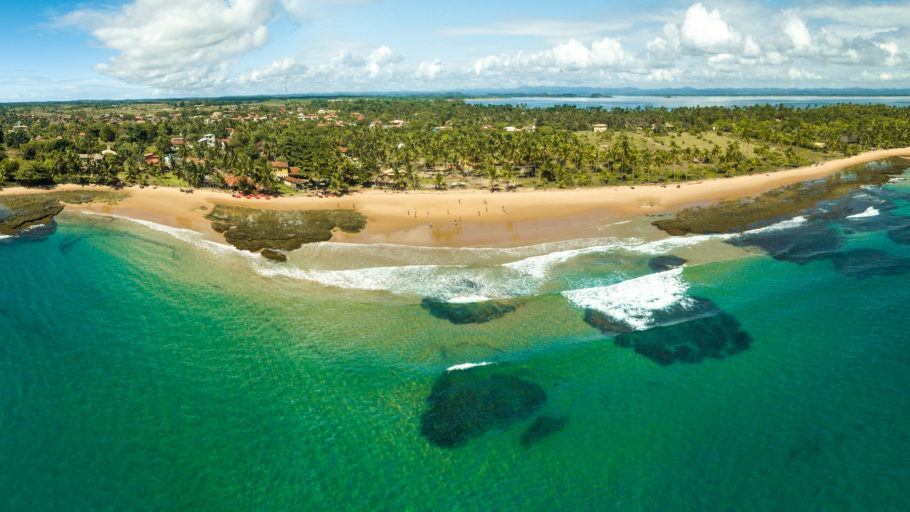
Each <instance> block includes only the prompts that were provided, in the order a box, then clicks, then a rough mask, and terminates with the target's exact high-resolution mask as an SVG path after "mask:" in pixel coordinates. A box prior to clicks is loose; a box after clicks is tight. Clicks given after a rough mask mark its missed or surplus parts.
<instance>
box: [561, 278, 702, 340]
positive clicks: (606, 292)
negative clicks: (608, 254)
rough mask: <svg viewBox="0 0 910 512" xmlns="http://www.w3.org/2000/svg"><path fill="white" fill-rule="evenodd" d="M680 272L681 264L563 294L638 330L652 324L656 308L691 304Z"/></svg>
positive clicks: (686, 286)
mask: <svg viewBox="0 0 910 512" xmlns="http://www.w3.org/2000/svg"><path fill="white" fill-rule="evenodd" d="M682 272H683V268H682V267H680V268H675V269H672V270H667V271H665V272H658V273H656V274H649V275H646V276H642V277H637V278H635V279H630V280H628V281H623V282H621V283H617V284H613V285H610V286H599V287H596V288H583V289H580V290H569V291H565V292H562V295H563V297H565V298H566V299H568V300H569V302H571V303H572V304H574V305H575V306H577V307H579V308H583V309H592V310H594V311H598V312H600V313H603V314H604V315H606V316H607V317H609V318H610V319H611V320H613V321H615V322H617V323H620V324H622V325H625V326H627V327H629V328H630V329H634V330H639V331H641V330H645V329H648V328H650V327H653V325H654V314H655V313H657V312H660V311H666V310H669V309H671V308H681V309H686V308H689V307H691V306H692V305H694V300H693V299H692V298H691V297H689V296H688V295H687V293H686V292H687V291H688V289H689V284H688V283H687V282H686V280H685V279H683V277H682Z"/></svg>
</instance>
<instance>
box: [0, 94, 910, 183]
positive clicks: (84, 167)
mask: <svg viewBox="0 0 910 512" xmlns="http://www.w3.org/2000/svg"><path fill="white" fill-rule="evenodd" d="M908 114H910V112H908V111H907V109H902V108H898V107H890V106H883V105H855V104H843V105H832V106H824V107H818V108H791V107H785V106H774V105H758V106H751V107H694V108H678V109H672V110H668V109H663V108H647V109H612V110H604V109H599V108H590V109H587V108H575V107H571V106H557V107H551V108H546V109H540V108H529V107H525V106H484V105H472V104H468V103H466V102H465V101H463V100H462V99H459V98H439V97H432V98H428V97H406V98H389V97H364V98H336V99H332V98H325V99H287V100H282V99H277V98H273V99H260V100H256V101H241V100H236V101H230V102H226V101H217V100H211V101H206V100H177V101H152V102H105V103H51V104H22V105H3V106H0V186H3V185H7V186H8V185H12V184H18V185H25V186H43V187H46V186H53V185H55V184H60V183H78V184H104V185H111V186H115V187H119V186H129V185H140V186H180V187H214V188H226V189H234V190H236V191H238V192H241V193H251V192H259V193H269V194H291V193H314V192H319V193H331V194H344V193H347V192H350V191H353V190H359V189H366V188H385V189H393V190H407V189H448V188H486V189H489V190H491V191H499V190H503V191H507V190H514V189H516V188H519V187H524V188H549V187H553V188H567V187H584V186H598V185H617V184H630V185H632V184H643V183H672V182H681V181H688V180H701V179H706V178H713V177H722V176H736V175H743V174H750V173H756V172H769V171H773V170H777V169H782V168H787V167H794V166H799V165H807V164H811V163H814V162H818V161H821V160H824V159H826V158H832V157H837V156H843V155H853V154H856V153H859V152H862V151H866V150H871V149H884V148H894V147H906V146H910V115H908Z"/></svg>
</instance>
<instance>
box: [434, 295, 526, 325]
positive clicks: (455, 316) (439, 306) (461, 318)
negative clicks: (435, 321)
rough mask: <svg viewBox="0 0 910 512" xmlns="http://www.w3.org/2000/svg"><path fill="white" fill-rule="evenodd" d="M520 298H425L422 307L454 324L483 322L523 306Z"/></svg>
mask: <svg viewBox="0 0 910 512" xmlns="http://www.w3.org/2000/svg"><path fill="white" fill-rule="evenodd" d="M521 304H522V303H521V301H519V300H518V299H504V300H487V301H481V302H443V301H440V300H436V299H431V298H428V297H427V298H424V299H423V300H422V301H421V302H420V307H422V308H423V309H426V310H427V311H429V312H430V314H431V315H433V316H434V317H436V318H440V319H442V320H448V321H449V322H452V323H453V324H459V325H461V324H482V323H485V322H489V321H490V320H495V319H497V318H500V317H502V316H504V315H506V314H508V313H511V312H513V311H515V310H516V309H518V308H519V307H520V306H521Z"/></svg>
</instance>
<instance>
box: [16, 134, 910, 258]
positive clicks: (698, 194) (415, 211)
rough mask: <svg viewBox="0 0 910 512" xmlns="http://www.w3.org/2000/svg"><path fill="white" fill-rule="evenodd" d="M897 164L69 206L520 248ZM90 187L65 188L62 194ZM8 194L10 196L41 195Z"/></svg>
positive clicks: (381, 238)
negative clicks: (550, 185) (307, 214)
mask: <svg viewBox="0 0 910 512" xmlns="http://www.w3.org/2000/svg"><path fill="white" fill-rule="evenodd" d="M896 156H903V157H910V148H899V149H891V150H879V151H870V152H866V153H862V154H860V155H857V156H854V157H849V158H842V159H837V160H831V161H828V162H825V163H821V164H816V165H811V166H807V167H800V168H796V169H790V170H784V171H778V172H774V173H769V174H758V175H752V176H739V177H734V178H721V179H714V180H705V181H702V182H690V183H683V184H679V185H676V184H672V185H666V186H661V185H645V186H621V187H600V188H584V189H572V190H528V191H518V192H498V193H490V192H488V191H483V190H470V191H444V192H435V191H420V192H385V191H366V192H358V193H355V194H351V195H348V196H345V197H341V198H319V197H312V196H289V197H281V198H275V199H271V200H266V199H238V198H234V197H232V196H231V195H230V194H228V193H226V192H224V191H215V190H196V191H195V192H193V193H191V194H188V193H185V192H181V191H180V190H178V189H176V188H166V187H158V188H153V187H147V188H139V187H130V188H126V189H125V190H126V191H128V192H129V193H130V197H128V198H127V199H125V200H123V201H121V202H120V203H119V204H116V205H107V204H89V205H68V206H67V207H66V208H67V210H68V211H91V212H94V213H110V214H116V215H122V216H126V217H132V218H137V219H143V220H148V221H152V222H157V223H160V224H166V225H169V226H172V227H178V228H185V229H192V230H195V231H199V232H201V233H204V234H205V235H206V236H208V237H210V238H211V239H213V240H218V241H223V237H222V236H221V235H220V234H218V233H216V232H215V231H214V230H212V228H211V226H210V224H209V221H208V220H206V219H205V218H204V217H205V215H206V214H207V213H208V212H210V211H211V209H212V208H213V207H214V206H215V205H217V204H227V205H235V206H245V207H249V208H267V209H300V210H305V209H334V208H355V209H357V210H359V211H360V212H362V213H363V214H364V215H365V216H366V217H367V220H368V222H367V227H366V229H365V230H364V231H363V232H361V233H356V234H347V233H341V232H338V233H336V234H335V236H334V238H333V240H335V241H344V242H357V243H395V244H404V245H420V246H453V247H458V246H515V245H526V244H533V243H540V242H546V241H554V240H565V239H571V238H581V237H590V236H598V235H599V234H600V232H601V230H602V229H603V228H604V226H605V225H607V224H610V223H614V222H618V221H622V220H626V219H631V218H634V217H640V216H642V215H656V214H662V213H672V212H674V211H677V210H680V209H682V208H686V207H689V206H693V205H696V204H708V203H712V202H716V201H721V200H725V199H738V198H744V197H752V196H755V195H758V194H761V193H763V192H767V191H768V190H772V189H774V188H777V187H781V186H784V185H790V184H793V183H798V182H801V181H806V180H811V179H816V178H821V177H824V176H828V175H831V174H834V173H837V172H839V171H841V170H843V169H845V168H847V167H850V166H853V165H857V164H862V163H865V162H869V161H872V160H878V159H883V158H890V157H896ZM79 188H83V187H80V186H78V185H62V186H60V187H57V188H56V189H55V190H69V189H79ZM35 192H36V190H35V189H25V188H16V187H14V188H7V189H4V190H2V191H0V194H15V193H35Z"/></svg>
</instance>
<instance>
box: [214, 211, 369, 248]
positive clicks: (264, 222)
mask: <svg viewBox="0 0 910 512" xmlns="http://www.w3.org/2000/svg"><path fill="white" fill-rule="evenodd" d="M206 218H207V219H209V220H210V221H211V222H212V228H213V229H214V230H215V231H217V232H219V233H222V234H223V235H224V238H225V240H227V242H228V243H230V244H231V245H233V246H234V247H236V248H238V249H242V250H247V251H253V252H257V251H261V250H262V249H279V250H283V251H292V250H294V249H299V248H300V247H301V246H302V245H303V244H308V243H313V242H325V241H328V240H329V239H331V238H332V231H333V230H335V229H341V230H342V231H344V232H347V233H356V232H359V231H360V230H362V229H363V228H364V227H365V226H366V218H365V217H364V216H363V215H361V214H360V213H359V212H357V211H355V210H305V211H294V210H288V211H283V210H260V209H256V208H243V207H240V206H225V205H217V206H215V208H214V209H212V211H211V212H210V213H209V214H208V215H206Z"/></svg>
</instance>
